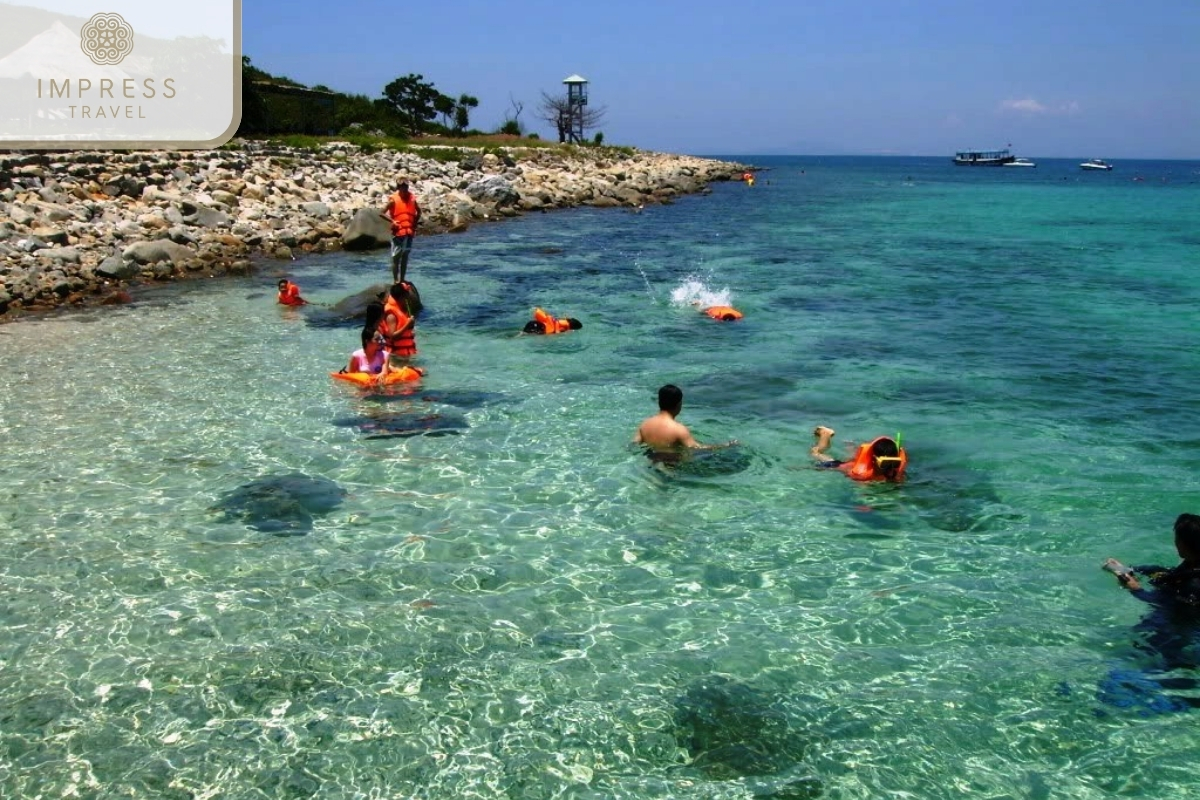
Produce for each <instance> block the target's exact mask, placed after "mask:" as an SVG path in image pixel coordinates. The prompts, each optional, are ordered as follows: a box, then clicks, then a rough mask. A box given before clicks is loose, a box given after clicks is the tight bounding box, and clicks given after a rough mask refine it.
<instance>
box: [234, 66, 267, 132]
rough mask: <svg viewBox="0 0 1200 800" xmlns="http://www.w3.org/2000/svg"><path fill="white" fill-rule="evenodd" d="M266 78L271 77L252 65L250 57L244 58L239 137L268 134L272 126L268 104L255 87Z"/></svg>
mask: <svg viewBox="0 0 1200 800" xmlns="http://www.w3.org/2000/svg"><path fill="white" fill-rule="evenodd" d="M265 77H269V76H268V75H267V73H265V72H263V71H262V70H261V69H259V68H258V67H255V66H253V65H252V64H251V63H250V56H242V120H241V122H239V123H238V129H237V135H238V136H246V135H249V134H253V133H266V132H267V130H268V128H269V126H270V115H269V114H268V113H267V104H266V102H265V101H264V100H263V97H262V94H260V93H259V91H258V87H256V86H255V85H254V82H255V81H259V80H263V79H264V78H265Z"/></svg>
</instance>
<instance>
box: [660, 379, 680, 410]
mask: <svg viewBox="0 0 1200 800" xmlns="http://www.w3.org/2000/svg"><path fill="white" fill-rule="evenodd" d="M681 408H683V389H680V388H679V387H678V386H676V385H675V384H673V383H668V384H667V385H666V386H663V387H662V388H660V389H659V390H658V410H659V411H667V412H670V413H672V414H678V413H679V410H680V409H681Z"/></svg>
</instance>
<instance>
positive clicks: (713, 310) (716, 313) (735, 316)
mask: <svg viewBox="0 0 1200 800" xmlns="http://www.w3.org/2000/svg"><path fill="white" fill-rule="evenodd" d="M703 313H705V314H707V315H708V316H710V317H712V318H713V319H715V320H718V321H720V322H734V321H736V320H739V319H741V318H742V317H743V316H745V315H744V314H742V312H740V311H738V310H737V309H736V308H734V307H733V306H709V307H708V308H706V309H703Z"/></svg>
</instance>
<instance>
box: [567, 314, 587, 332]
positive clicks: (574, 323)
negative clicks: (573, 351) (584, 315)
mask: <svg viewBox="0 0 1200 800" xmlns="http://www.w3.org/2000/svg"><path fill="white" fill-rule="evenodd" d="M567 325H569V326H570V327H571V330H573V331H577V330H579V329H580V328H582V327H583V323H582V322H580V321H579V320H577V319H575V318H574V317H567Z"/></svg>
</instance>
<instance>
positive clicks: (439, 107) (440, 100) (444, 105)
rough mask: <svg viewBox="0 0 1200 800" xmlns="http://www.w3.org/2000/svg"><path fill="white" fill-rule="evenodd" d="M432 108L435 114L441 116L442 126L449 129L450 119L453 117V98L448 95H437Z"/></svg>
mask: <svg viewBox="0 0 1200 800" xmlns="http://www.w3.org/2000/svg"><path fill="white" fill-rule="evenodd" d="M433 108H434V110H435V111H437V113H439V114H441V115H442V124H443V125H445V126H446V127H447V128H449V127H450V118H451V117H453V116H454V108H455V104H454V98H453V97H450V96H448V95H444V94H439V95H438V96H437V99H435V100H434V101H433Z"/></svg>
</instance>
